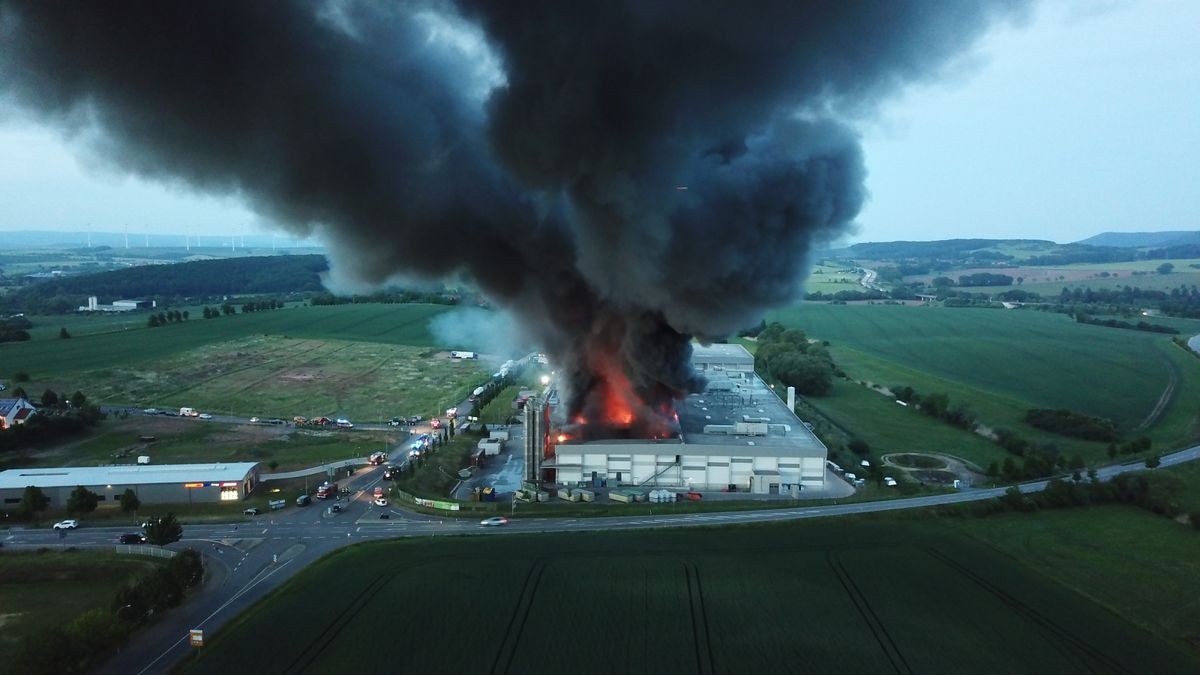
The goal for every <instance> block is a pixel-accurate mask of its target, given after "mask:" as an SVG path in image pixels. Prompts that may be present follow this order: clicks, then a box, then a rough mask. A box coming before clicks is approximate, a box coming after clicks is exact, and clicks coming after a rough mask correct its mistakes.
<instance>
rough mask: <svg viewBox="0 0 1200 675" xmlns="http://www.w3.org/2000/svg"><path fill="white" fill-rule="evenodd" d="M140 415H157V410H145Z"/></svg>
mask: <svg viewBox="0 0 1200 675" xmlns="http://www.w3.org/2000/svg"><path fill="white" fill-rule="evenodd" d="M142 414H143V415H157V414H158V408H146V409H145V410H143V411H142Z"/></svg>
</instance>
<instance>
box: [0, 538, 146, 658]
mask: <svg viewBox="0 0 1200 675" xmlns="http://www.w3.org/2000/svg"><path fill="white" fill-rule="evenodd" d="M156 564H158V562H157V559H156V558H145V557H140V556H118V555H116V554H114V553H98V552H92V551H65V552H64V551H49V552H45V553H33V552H30V553H6V554H4V555H0V663H10V662H11V659H12V656H13V652H14V650H15V649H16V648H17V646H18V645H19V644H20V641H21V640H22V639H23V638H24V637H25V636H27V635H31V634H33V633H35V632H37V631H38V630H39V629H41V628H45V627H49V626H57V625H62V624H64V623H66V622H67V621H70V620H72V619H74V618H75V617H76V616H78V615H79V614H80V613H82V612H84V611H86V610H88V609H98V608H103V609H107V608H108V603H109V602H110V601H111V599H112V594H113V593H114V592H115V591H116V590H117V588H118V587H120V586H121V584H123V583H124V582H125V581H126V580H127V579H129V578H130V577H132V576H133V575H135V574H137V573H139V572H141V571H142V570H145V569H147V568H151V567H153V566H154V565H156ZM47 648H53V647H52V646H51V645H47Z"/></svg>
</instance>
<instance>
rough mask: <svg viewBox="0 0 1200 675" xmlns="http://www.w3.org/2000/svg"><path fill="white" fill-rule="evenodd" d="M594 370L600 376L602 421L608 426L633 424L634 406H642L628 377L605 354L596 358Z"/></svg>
mask: <svg viewBox="0 0 1200 675" xmlns="http://www.w3.org/2000/svg"><path fill="white" fill-rule="evenodd" d="M595 361H596V365H597V366H598V367H597V369H596V371H597V373H598V374H599V375H600V377H601V378H602V380H601V383H600V389H601V401H602V402H603V411H602V414H603V422H604V423H605V424H607V425H609V426H615V427H629V426H630V425H632V424H633V421H634V419H635V416H634V414H633V411H634V408H635V407H636V408H641V407H644V405H643V404H642V402H641V401H640V400H639V399H638V397H637V394H635V393H634V391H633V385H632V384H630V382H629V378H628V377H626V376H625V372H624V371H622V370H621V368H620V367H618V366H617V364H615V363H614V362H613V360H612V359H611V358H609V357H607V355H606V356H605V357H603V358H596V359H595Z"/></svg>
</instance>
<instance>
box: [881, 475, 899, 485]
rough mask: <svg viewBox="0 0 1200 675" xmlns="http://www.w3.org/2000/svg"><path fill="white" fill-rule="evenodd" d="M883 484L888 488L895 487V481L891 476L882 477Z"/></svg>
mask: <svg viewBox="0 0 1200 675" xmlns="http://www.w3.org/2000/svg"><path fill="white" fill-rule="evenodd" d="M883 484H884V485H886V486H888V487H896V479H895V478H892V477H891V476H884V477H883Z"/></svg>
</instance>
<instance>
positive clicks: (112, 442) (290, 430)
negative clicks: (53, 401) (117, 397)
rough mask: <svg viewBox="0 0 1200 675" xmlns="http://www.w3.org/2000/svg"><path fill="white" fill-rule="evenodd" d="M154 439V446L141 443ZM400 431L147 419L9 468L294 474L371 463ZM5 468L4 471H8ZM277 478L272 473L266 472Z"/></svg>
mask: <svg viewBox="0 0 1200 675" xmlns="http://www.w3.org/2000/svg"><path fill="white" fill-rule="evenodd" d="M143 434H146V435H153V436H154V438H155V439H156V440H155V441H154V442H153V443H141V442H139V441H138V437H139V436H141V435H143ZM407 437H408V434H407V433H406V432H404V431H402V430H398V431H394V432H393V431H354V432H350V433H347V432H339V431H332V430H329V431H326V430H319V429H297V428H294V427H290V426H289V427H282V426H281V427H275V426H268V425H233V426H230V425H224V424H214V423H211V422H204V421H201V420H194V419H184V418H163V417H141V416H135V417H131V418H130V419H128V420H111V421H109V422H106V423H105V424H104V426H103V427H102V428H101V431H100V432H98V433H96V434H95V435H93V436H90V437H88V438H86V439H83V440H80V441H78V442H75V443H71V444H67V445H64V446H62V447H59V448H54V449H50V450H41V451H37V452H35V453H31V454H29V455H24V456H17V457H12V458H6V461H5V463H4V464H7V465H9V466H14V467H15V466H19V467H23V468H29V467H34V466H103V465H108V464H132V463H133V462H134V461H135V458H136V457H137V456H138V455H149V456H150V457H151V458H152V461H153V462H154V463H155V464H175V463H188V462H262V463H263V464H264V465H269V464H270V463H271V462H275V463H276V464H277V468H276V469H274V470H277V471H281V472H282V471H290V470H294V469H300V468H304V467H309V466H316V465H318V464H325V463H328V462H334V461H338V460H343V459H356V458H365V457H366V456H367V455H369V454H371V453H372V452H375V451H378V450H382V449H383V448H384V447H391V446H394V445H395V444H397V443H400V442H403V441H404V440H405V439H406V438H407ZM2 466H3V465H0V467H2ZM264 471H266V472H268V473H269V472H271V471H272V469H270V468H264Z"/></svg>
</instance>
